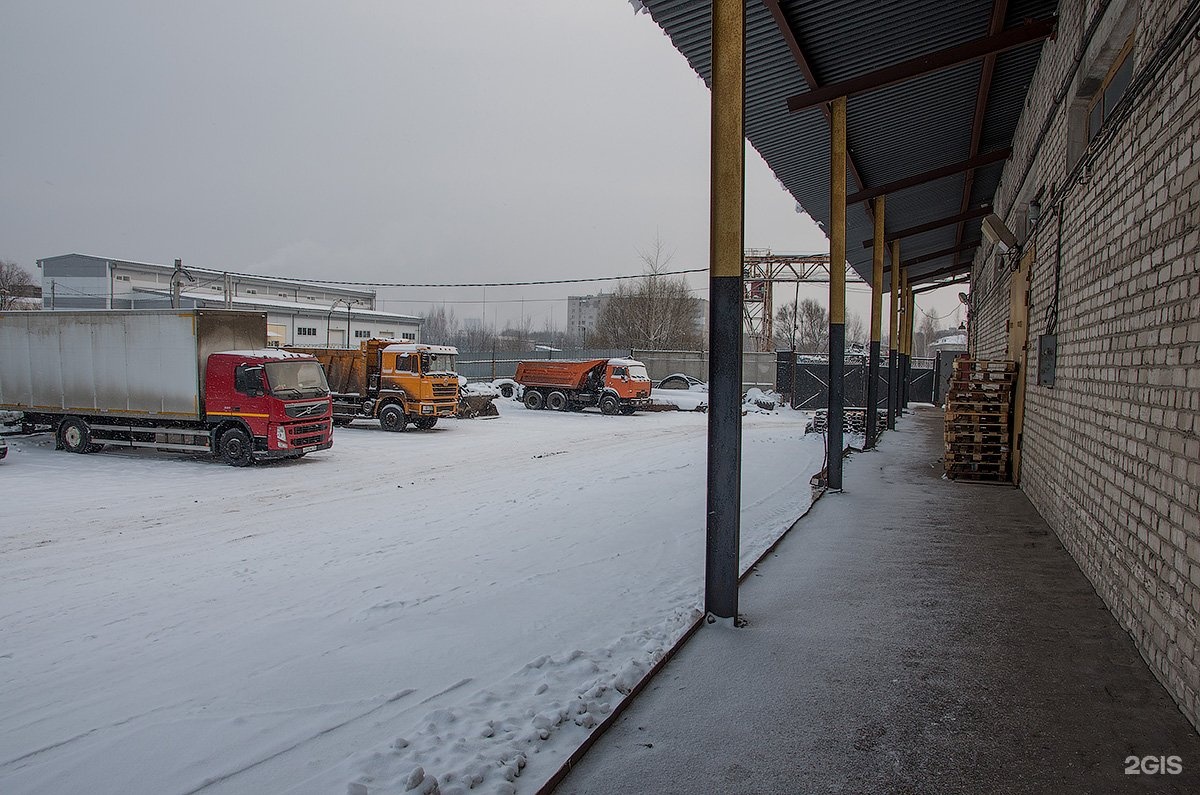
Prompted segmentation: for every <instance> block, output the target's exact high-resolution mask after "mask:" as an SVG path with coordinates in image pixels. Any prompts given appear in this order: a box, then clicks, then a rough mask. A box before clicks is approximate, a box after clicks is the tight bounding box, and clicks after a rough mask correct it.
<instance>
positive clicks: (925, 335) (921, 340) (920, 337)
mask: <svg viewBox="0 0 1200 795" xmlns="http://www.w3.org/2000/svg"><path fill="white" fill-rule="evenodd" d="M918 311H920V310H918ZM937 332H938V327H937V321H936V320H934V319H933V317H932V316H930V315H927V314H925V313H924V312H922V313H921V325H919V326H918V327H917V330H916V331H915V332H913V356H915V357H918V358H921V357H925V356H928V355H929V343H931V342H933V338H934V337H936V336H937Z"/></svg>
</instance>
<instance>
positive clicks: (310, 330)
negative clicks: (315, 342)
mask: <svg viewBox="0 0 1200 795" xmlns="http://www.w3.org/2000/svg"><path fill="white" fill-rule="evenodd" d="M296 336H297V337H315V336H317V329H316V328H315V327H314V326H296Z"/></svg>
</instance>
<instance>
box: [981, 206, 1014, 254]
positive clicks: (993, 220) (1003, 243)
mask: <svg viewBox="0 0 1200 795" xmlns="http://www.w3.org/2000/svg"><path fill="white" fill-rule="evenodd" d="M982 231H983V236H984V237H985V238H987V241H988V242H989V243H991V244H993V245H994V246H996V248H998V249H1000V253H1001V254H1007V253H1008V252H1010V251H1013V250H1015V249H1016V248H1017V236H1016V235H1014V234H1013V233H1012V230H1011V229H1009V228H1008V227H1007V226H1005V224H1004V222H1003V221H1001V220H1000V216H998V215H996V214H995V213H992V214H991V215H989V216H987V217H986V218H984V219H983V228H982Z"/></svg>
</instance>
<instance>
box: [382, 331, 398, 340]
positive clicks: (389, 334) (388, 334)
mask: <svg viewBox="0 0 1200 795" xmlns="http://www.w3.org/2000/svg"><path fill="white" fill-rule="evenodd" d="M379 338H380V339H381V340H391V339H395V338H396V332H394V331H381V332H379Z"/></svg>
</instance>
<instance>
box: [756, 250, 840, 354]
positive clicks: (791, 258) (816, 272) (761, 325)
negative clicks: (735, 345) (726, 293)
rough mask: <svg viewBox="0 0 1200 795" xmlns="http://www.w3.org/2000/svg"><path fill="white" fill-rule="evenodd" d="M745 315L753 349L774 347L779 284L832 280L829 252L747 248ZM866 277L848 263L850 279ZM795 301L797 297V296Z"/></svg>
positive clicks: (764, 349) (763, 349) (765, 349)
mask: <svg viewBox="0 0 1200 795" xmlns="http://www.w3.org/2000/svg"><path fill="white" fill-rule="evenodd" d="M742 281H743V283H744V285H745V288H744V294H743V296H742V316H743V319H744V327H745V333H746V336H747V338H748V341H749V345H750V346H751V348H752V350H756V351H772V350H774V349H775V348H774V341H773V336H774V328H773V322H774V319H775V307H774V301H773V296H774V292H775V285H776V284H795V285H797V288H798V287H799V285H800V283H801V282H805V283H809V284H821V283H825V284H828V283H829V254H827V253H826V254H776V253H774V252H772V251H771V250H770V249H761V248H750V249H746V251H745V253H744V254H743V258H742ZM862 281H863V280H862V279H861V278H859V275H858V274H857V273H855V271H854V269H853V268H851V267H849V266H846V282H847V283H851V282H859V283H862ZM793 300H795V299H793Z"/></svg>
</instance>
